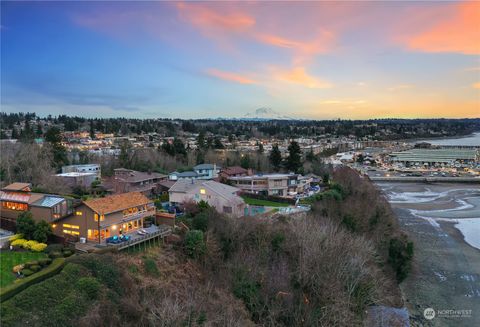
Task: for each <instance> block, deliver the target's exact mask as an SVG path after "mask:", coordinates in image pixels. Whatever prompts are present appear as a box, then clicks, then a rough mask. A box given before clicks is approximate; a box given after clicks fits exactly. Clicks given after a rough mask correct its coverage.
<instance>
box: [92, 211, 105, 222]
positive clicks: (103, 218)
mask: <svg viewBox="0 0 480 327" xmlns="http://www.w3.org/2000/svg"><path fill="white" fill-rule="evenodd" d="M94 219H95V221H98V213H95V214H94ZM104 220H105V215H101V216H100V221H104Z"/></svg>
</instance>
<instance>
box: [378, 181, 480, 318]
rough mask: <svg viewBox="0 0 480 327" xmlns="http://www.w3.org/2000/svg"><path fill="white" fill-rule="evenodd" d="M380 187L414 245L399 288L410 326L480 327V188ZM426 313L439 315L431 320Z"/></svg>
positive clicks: (454, 186) (431, 185) (422, 185)
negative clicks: (409, 267) (411, 262)
mask: <svg viewBox="0 0 480 327" xmlns="http://www.w3.org/2000/svg"><path fill="white" fill-rule="evenodd" d="M378 186H379V187H380V188H381V189H382V190H383V192H384V194H385V196H386V198H387V199H388V201H389V202H390V203H391V205H392V207H393V209H394V211H395V213H396V215H397V217H398V220H399V222H400V225H401V226H402V229H403V230H404V231H405V232H407V233H408V234H409V236H410V237H411V239H412V240H413V241H414V243H415V259H414V267H413V271H412V274H411V275H410V276H409V278H407V280H405V281H404V282H403V283H402V285H401V288H402V291H403V293H404V296H405V298H406V303H407V307H408V309H409V311H410V314H411V316H412V319H411V320H412V324H413V325H414V326H421V325H423V326H480V186H479V185H478V184H472V185H470V184H420V183H379V184H378ZM427 308H433V309H434V310H436V311H437V315H436V317H435V318H433V319H432V320H427V319H425V318H424V315H423V312H424V310H425V309H427ZM448 310H457V311H456V312H451V311H448ZM458 310H464V311H461V314H459V311H458ZM470 310H471V311H470Z"/></svg>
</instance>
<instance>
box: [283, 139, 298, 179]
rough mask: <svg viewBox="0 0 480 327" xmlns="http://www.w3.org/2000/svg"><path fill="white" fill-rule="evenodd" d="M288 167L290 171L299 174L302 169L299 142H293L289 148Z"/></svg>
mask: <svg viewBox="0 0 480 327" xmlns="http://www.w3.org/2000/svg"><path fill="white" fill-rule="evenodd" d="M286 167H287V169H288V170H289V171H293V172H295V173H298V172H299V171H300V168H301V167H302V151H301V149H300V146H299V145H298V143H297V142H295V141H292V142H291V143H290V145H289V146H288V158H287V162H286Z"/></svg>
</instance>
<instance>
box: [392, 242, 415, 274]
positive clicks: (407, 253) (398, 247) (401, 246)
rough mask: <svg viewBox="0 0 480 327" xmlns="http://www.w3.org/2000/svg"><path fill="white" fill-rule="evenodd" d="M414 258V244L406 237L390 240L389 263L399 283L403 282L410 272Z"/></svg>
mask: <svg viewBox="0 0 480 327" xmlns="http://www.w3.org/2000/svg"><path fill="white" fill-rule="evenodd" d="M412 258H413V242H411V241H408V239H407V238H406V237H405V236H401V237H395V238H392V239H390V244H389V248H388V262H389V263H390V264H391V265H392V267H393V269H394V270H395V273H396V274H397V280H398V282H401V281H403V280H404V279H405V278H406V277H407V276H408V273H409V272H410V269H411V265H412Z"/></svg>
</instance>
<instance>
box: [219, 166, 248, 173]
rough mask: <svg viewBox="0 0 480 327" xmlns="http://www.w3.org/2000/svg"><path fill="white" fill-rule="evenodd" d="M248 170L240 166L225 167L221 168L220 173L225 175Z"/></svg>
mask: <svg viewBox="0 0 480 327" xmlns="http://www.w3.org/2000/svg"><path fill="white" fill-rule="evenodd" d="M247 172H248V170H246V169H245V168H243V167H240V166H233V167H227V168H224V169H223V170H222V173H224V174H226V175H240V174H246V173H247Z"/></svg>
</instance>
